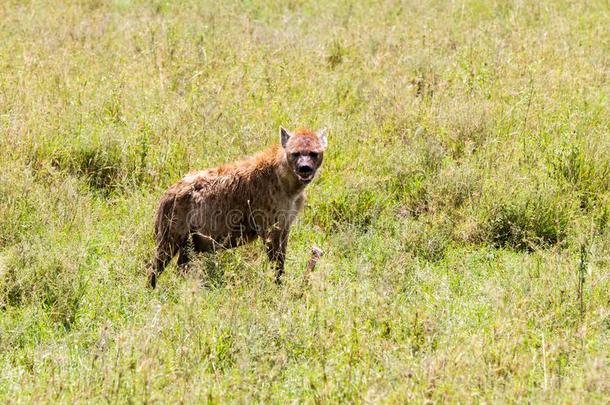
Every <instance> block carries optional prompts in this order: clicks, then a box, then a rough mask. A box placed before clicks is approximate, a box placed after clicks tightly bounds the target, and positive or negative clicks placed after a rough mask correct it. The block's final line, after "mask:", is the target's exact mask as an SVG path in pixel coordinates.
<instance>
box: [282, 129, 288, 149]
mask: <svg viewBox="0 0 610 405" xmlns="http://www.w3.org/2000/svg"><path fill="white" fill-rule="evenodd" d="M288 139H290V132H288V131H286V128H284V127H280V143H281V144H282V148H284V149H285V148H286V144H287V143H288Z"/></svg>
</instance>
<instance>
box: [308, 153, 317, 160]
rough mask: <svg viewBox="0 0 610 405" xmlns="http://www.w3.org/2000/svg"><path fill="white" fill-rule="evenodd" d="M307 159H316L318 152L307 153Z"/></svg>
mask: <svg viewBox="0 0 610 405" xmlns="http://www.w3.org/2000/svg"><path fill="white" fill-rule="evenodd" d="M309 157H310V158H312V159H317V158H318V152H309Z"/></svg>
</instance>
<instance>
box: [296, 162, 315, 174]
mask: <svg viewBox="0 0 610 405" xmlns="http://www.w3.org/2000/svg"><path fill="white" fill-rule="evenodd" d="M297 171H298V172H299V173H300V174H310V173H312V172H313V167H312V166H310V165H308V164H303V165H300V166H299V167H297Z"/></svg>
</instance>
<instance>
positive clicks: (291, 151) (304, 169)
mask: <svg viewBox="0 0 610 405" xmlns="http://www.w3.org/2000/svg"><path fill="white" fill-rule="evenodd" d="M280 140H281V142H282V147H283V148H284V151H285V152H286V161H287V162H288V166H290V169H291V170H292V172H293V173H294V175H295V176H296V178H297V179H298V180H299V182H301V184H308V183H310V182H311V181H312V180H313V178H314V176H315V175H316V171H317V170H318V168H319V167H320V165H321V164H322V160H323V158H324V150H325V149H326V146H327V145H328V142H327V140H326V128H324V129H320V130H318V131H316V132H311V131H309V130H306V129H297V130H296V131H294V132H288V131H287V130H285V129H284V128H282V127H280Z"/></svg>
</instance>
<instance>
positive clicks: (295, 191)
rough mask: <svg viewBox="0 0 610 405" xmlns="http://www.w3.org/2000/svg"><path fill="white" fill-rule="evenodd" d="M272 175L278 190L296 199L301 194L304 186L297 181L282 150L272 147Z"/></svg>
mask: <svg viewBox="0 0 610 405" xmlns="http://www.w3.org/2000/svg"><path fill="white" fill-rule="evenodd" d="M273 152H274V157H275V158H274V168H275V170H274V175H275V178H276V179H277V184H278V186H279V189H280V190H283V191H284V192H285V193H286V194H287V195H288V196H290V197H297V196H299V195H300V194H302V193H303V190H304V189H305V185H304V184H303V183H301V182H300V181H299V179H298V178H297V176H296V175H295V174H294V172H293V171H292V169H291V168H290V165H289V164H288V161H287V160H286V152H285V151H284V148H281V147H274V148H273Z"/></svg>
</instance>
